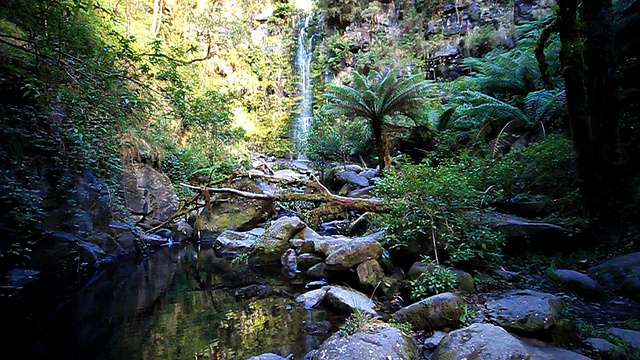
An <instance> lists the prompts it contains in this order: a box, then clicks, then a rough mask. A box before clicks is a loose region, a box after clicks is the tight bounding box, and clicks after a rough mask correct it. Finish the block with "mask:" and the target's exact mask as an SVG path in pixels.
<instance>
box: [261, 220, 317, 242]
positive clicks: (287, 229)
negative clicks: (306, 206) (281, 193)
mask: <svg viewBox="0 0 640 360" xmlns="http://www.w3.org/2000/svg"><path fill="white" fill-rule="evenodd" d="M306 227H307V225H306V224H305V223H304V222H302V220H300V218H298V217H296V216H283V217H281V218H279V219H277V220H276V221H274V222H273V223H272V224H271V225H270V226H269V227H268V228H267V230H265V232H264V234H263V235H262V236H263V237H266V238H274V239H278V240H284V241H289V240H291V239H292V238H293V237H294V236H295V235H296V234H298V233H300V232H301V231H303V230H305V228H306Z"/></svg>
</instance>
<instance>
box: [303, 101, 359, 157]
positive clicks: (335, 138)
mask: <svg viewBox="0 0 640 360" xmlns="http://www.w3.org/2000/svg"><path fill="white" fill-rule="evenodd" d="M370 138H371V134H370V130H369V128H368V124H367V123H366V122H364V121H363V120H361V119H353V120H349V121H345V120H344V118H343V117H334V116H331V115H326V114H324V113H322V112H321V111H320V112H317V113H316V114H315V116H314V121H313V124H311V133H310V136H309V138H308V140H307V151H306V153H307V156H309V158H310V159H312V160H323V161H328V160H332V161H343V162H346V161H347V160H348V159H350V158H351V157H353V156H355V155H358V154H366V153H368V152H370V145H371V144H370V142H369V139H370Z"/></svg>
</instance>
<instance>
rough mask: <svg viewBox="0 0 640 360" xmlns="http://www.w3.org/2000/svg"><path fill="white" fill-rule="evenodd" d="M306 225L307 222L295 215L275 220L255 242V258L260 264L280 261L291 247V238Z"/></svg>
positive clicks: (253, 254) (253, 248)
mask: <svg viewBox="0 0 640 360" xmlns="http://www.w3.org/2000/svg"><path fill="white" fill-rule="evenodd" d="M305 227H306V225H305V223H303V222H302V220H300V219H299V218H297V217H295V216H285V217H281V218H279V219H278V220H276V221H274V222H273V224H271V226H269V228H267V230H266V231H265V232H264V234H263V235H262V236H260V237H259V238H258V239H257V240H256V242H255V243H254V244H253V247H252V258H253V260H254V261H255V262H256V263H259V264H269V263H275V262H278V261H279V260H280V257H281V256H282V254H284V252H285V251H286V250H287V249H288V248H289V247H290V244H289V240H291V239H292V238H293V237H294V236H295V235H296V234H297V233H299V232H301V231H303V230H304V229H305Z"/></svg>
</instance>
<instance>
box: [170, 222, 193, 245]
mask: <svg viewBox="0 0 640 360" xmlns="http://www.w3.org/2000/svg"><path fill="white" fill-rule="evenodd" d="M172 231H173V233H172V238H173V241H175V242H182V241H185V240H187V239H190V238H191V237H193V233H194V230H193V227H192V226H191V225H189V223H188V222H187V221H186V220H178V221H177V222H176V223H175V225H173V227H172Z"/></svg>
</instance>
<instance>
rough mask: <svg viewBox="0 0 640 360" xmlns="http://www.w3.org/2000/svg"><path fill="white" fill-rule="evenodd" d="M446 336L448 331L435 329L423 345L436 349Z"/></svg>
mask: <svg viewBox="0 0 640 360" xmlns="http://www.w3.org/2000/svg"><path fill="white" fill-rule="evenodd" d="M445 336H447V333H446V332H444V331H434V332H433V335H431V336H430V337H428V338H426V339H425V340H424V343H423V344H422V347H423V348H424V349H425V350H429V351H432V350H435V348H437V347H438V345H439V344H440V342H441V341H442V339H444V337H445Z"/></svg>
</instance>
